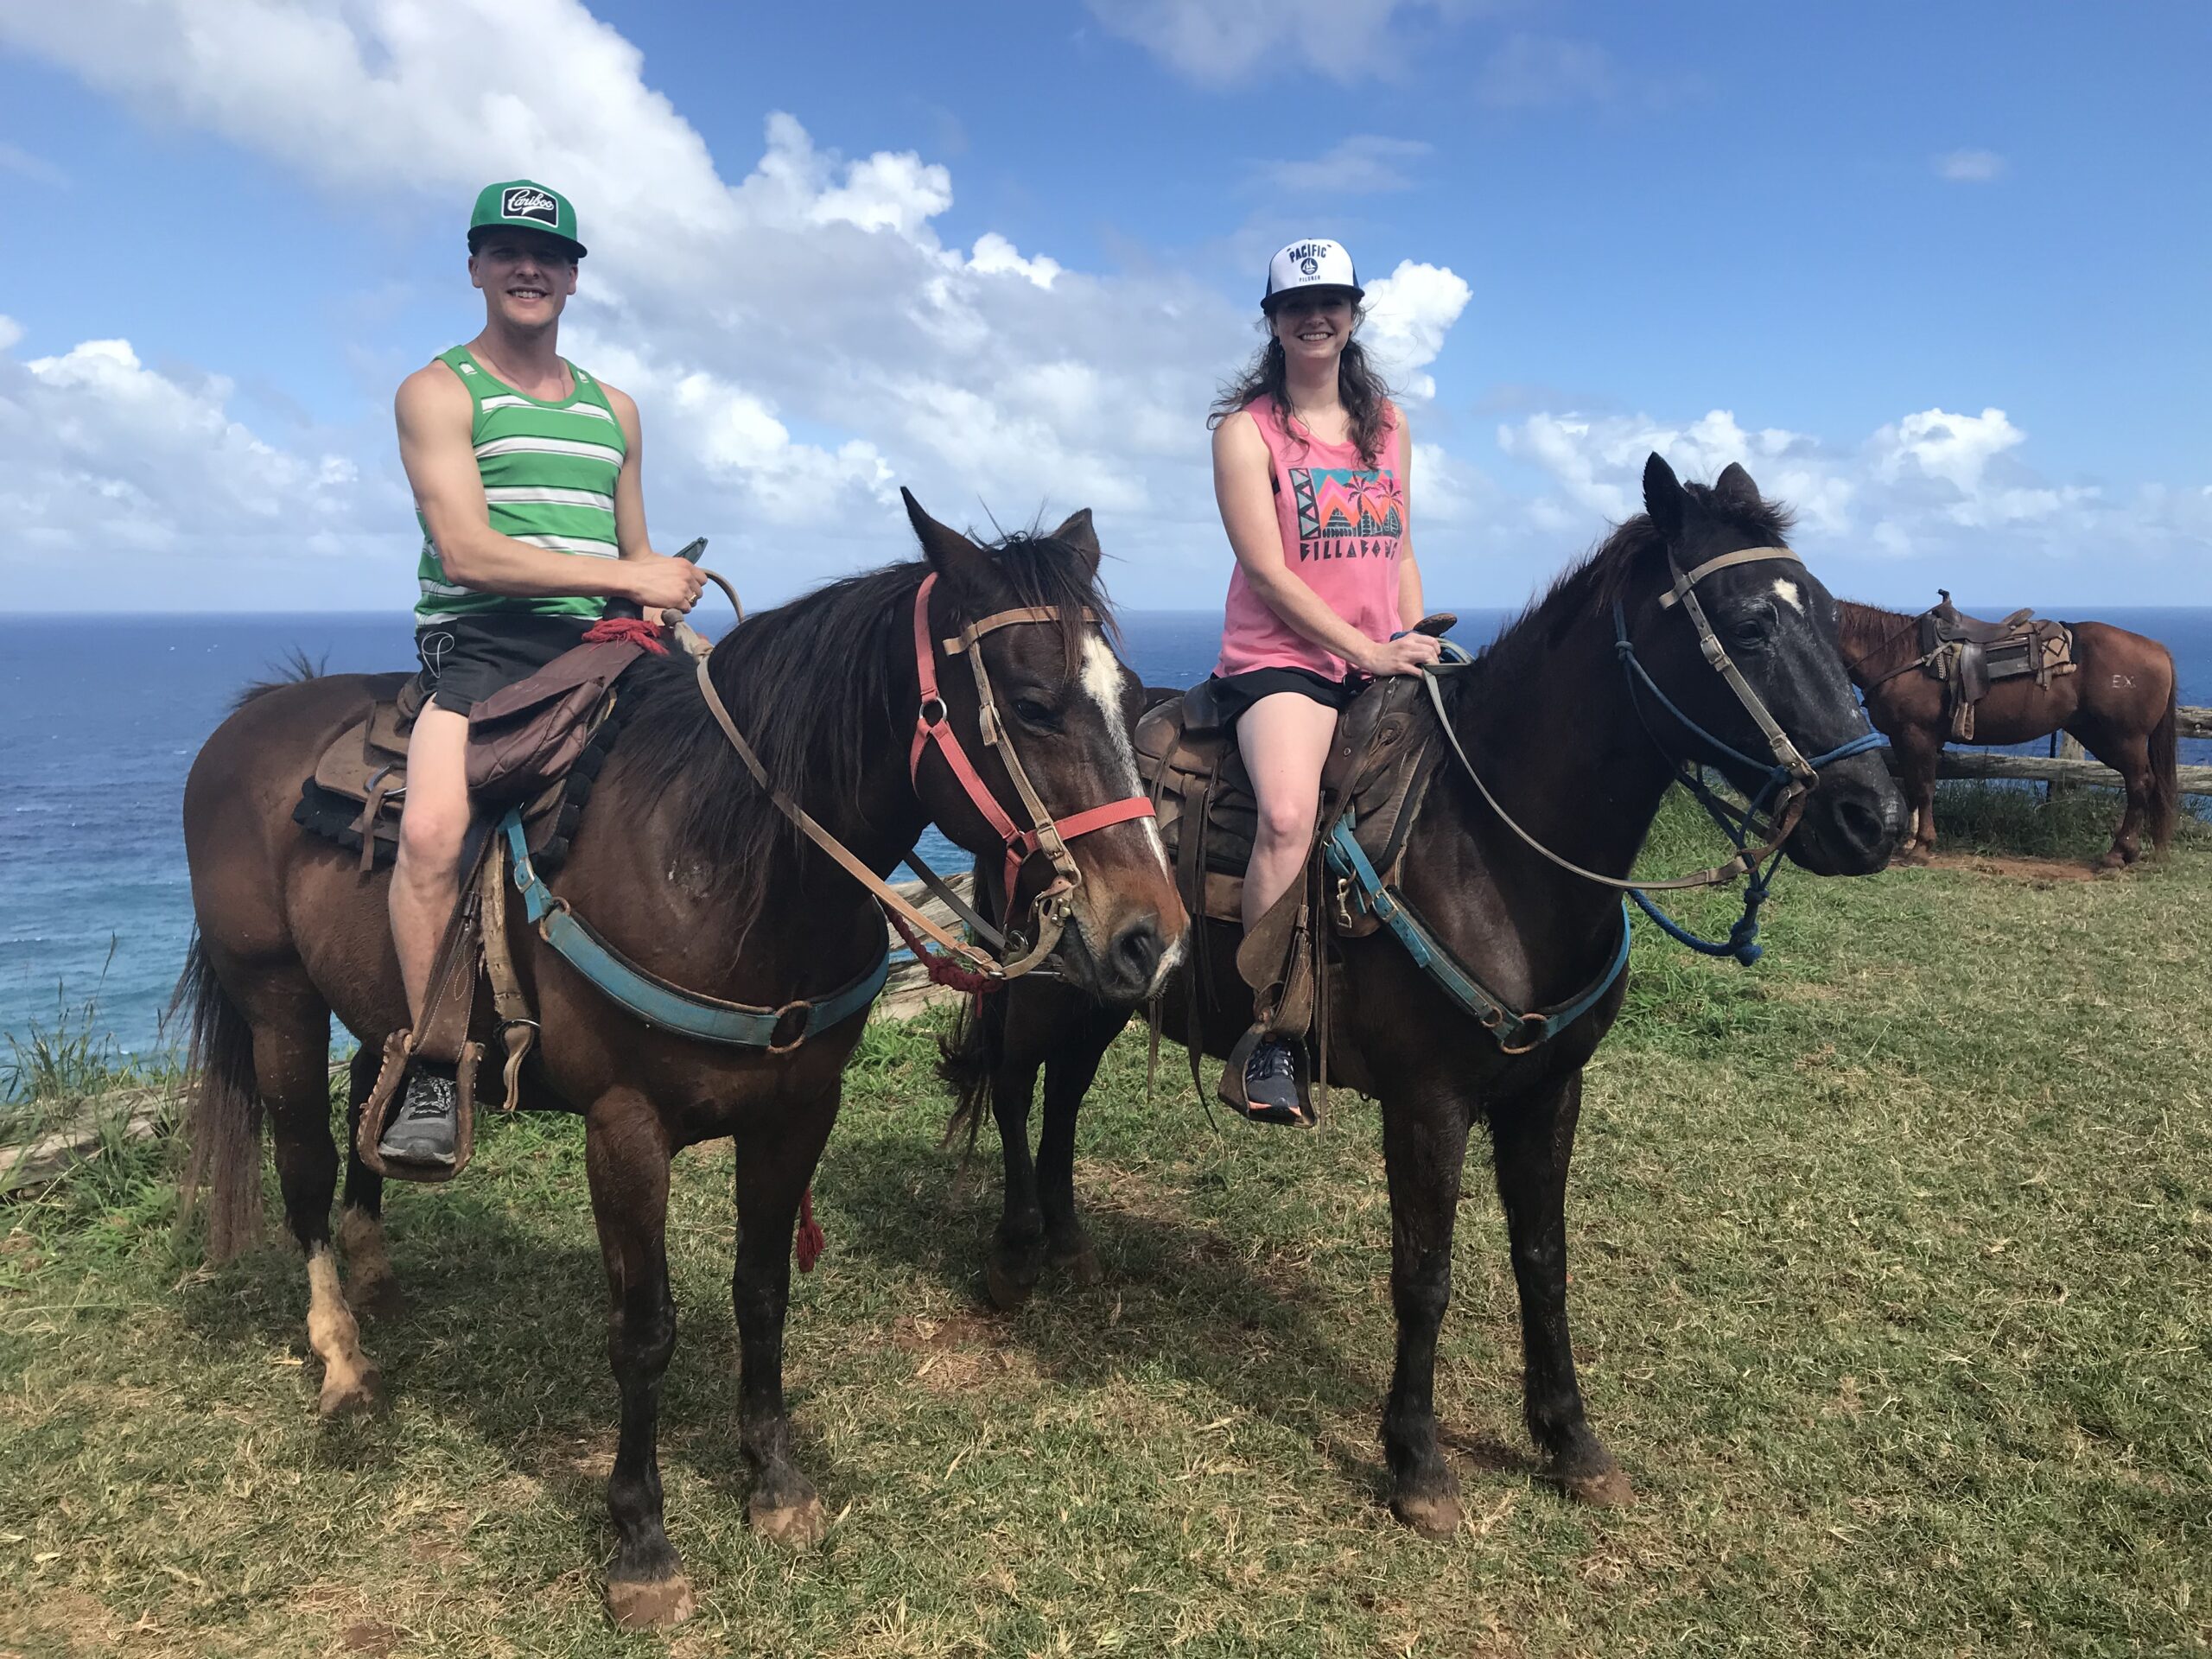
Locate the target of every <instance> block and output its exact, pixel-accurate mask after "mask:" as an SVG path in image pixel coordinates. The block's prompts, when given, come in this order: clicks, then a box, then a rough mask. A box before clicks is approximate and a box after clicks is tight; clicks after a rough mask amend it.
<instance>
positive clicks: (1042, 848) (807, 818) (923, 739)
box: [661, 571, 1153, 981]
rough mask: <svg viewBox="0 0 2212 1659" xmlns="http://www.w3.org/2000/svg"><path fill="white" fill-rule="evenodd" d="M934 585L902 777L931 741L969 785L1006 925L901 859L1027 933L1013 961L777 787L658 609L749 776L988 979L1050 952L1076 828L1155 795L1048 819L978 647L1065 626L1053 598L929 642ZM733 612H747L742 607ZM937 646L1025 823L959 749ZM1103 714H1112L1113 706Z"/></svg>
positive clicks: (1077, 879) (674, 617) (964, 913)
mask: <svg viewBox="0 0 2212 1659" xmlns="http://www.w3.org/2000/svg"><path fill="white" fill-rule="evenodd" d="M704 574H706V575H709V576H710V577H711V578H712V579H713V580H714V581H715V582H716V583H718V584H719V585H720V586H721V588H722V590H723V592H725V593H727V594H729V596H730V600H731V602H732V603H733V604H734V603H735V602H736V598H737V596H736V594H735V593H734V591H733V590H732V589H731V588H730V587H729V584H728V582H723V581H722V579H721V577H720V576H715V575H714V574H713V573H712V572H711V571H709V572H705V573H704ZM936 585H937V573H936V572H935V571H931V573H930V574H929V575H926V576H925V577H923V578H922V582H921V585H920V587H919V588H918V589H917V591H916V592H915V594H914V671H915V676H916V678H917V680H918V683H919V687H920V696H919V700H918V703H917V704H916V708H915V715H914V741H913V746H912V749H911V750H910V751H909V753H908V756H907V768H906V769H907V775H908V777H909V778H910V779H912V780H913V781H914V782H915V784H916V786H917V787H918V786H919V780H920V774H921V766H922V754H923V751H924V750H925V749H926V748H928V747H930V746H931V745H932V744H934V745H935V746H936V747H937V750H938V753H939V754H941V755H942V756H943V757H944V761H945V764H946V765H947V766H950V768H951V771H952V775H953V776H954V777H955V778H956V779H958V780H959V782H960V786H961V788H962V789H963V791H966V793H967V796H968V798H969V802H970V803H971V804H973V805H974V806H975V808H976V810H977V811H978V812H980V813H982V816H983V818H984V821H985V822H986V823H988V824H989V825H990V826H991V828H992V829H993V830H994V831H995V832H996V834H997V835H998V836H999V838H1000V840H1001V842H1004V843H1005V846H1006V903H1005V906H1003V908H1002V910H1001V915H1002V916H1004V917H1006V918H1007V921H1008V924H1009V925H1007V928H1006V931H1005V932H1004V933H1003V934H1001V931H1000V930H999V929H996V928H993V927H991V926H990V925H988V924H987V923H985V922H984V921H983V919H982V918H981V917H979V916H977V915H976V914H975V912H973V911H972V910H970V909H969V907H968V906H967V905H965V904H964V903H963V902H962V901H961V900H960V899H958V898H957V895H955V894H954V893H952V891H951V889H950V887H949V886H948V885H947V884H946V883H945V882H944V880H943V879H942V878H941V877H939V876H938V874H937V873H936V872H935V871H933V870H931V869H930V868H928V867H927V866H926V865H925V864H924V863H922V862H921V861H920V860H919V859H918V857H916V856H915V855H912V854H911V853H910V854H909V855H907V858H906V862H907V863H909V864H910V865H912V866H913V867H914V868H915V870H916V872H917V874H919V875H920V876H921V877H922V879H923V880H924V881H925V882H926V883H927V884H928V886H929V887H930V888H931V890H932V891H933V892H935V893H937V894H938V897H939V898H941V899H945V900H946V901H947V902H948V903H949V904H950V906H951V908H952V909H953V910H954V911H955V912H957V914H959V915H960V916H961V917H962V918H963V919H964V920H966V921H967V922H968V923H969V925H970V926H971V927H973V928H975V929H976V932H977V933H978V934H979V936H981V937H982V938H985V939H998V940H1000V941H1001V943H1003V944H1006V945H1007V947H1009V948H1012V947H1013V946H1014V945H1017V944H1020V937H1018V936H1022V935H1026V936H1027V944H1026V946H1023V948H1021V949H1020V953H1019V954H1018V955H1016V956H1014V957H1012V959H1011V960H1001V958H1000V957H995V956H993V955H992V954H991V953H990V952H989V951H988V950H983V949H981V948H979V947H978V946H977V945H976V944H972V943H971V942H970V941H969V940H967V939H963V938H960V937H959V936H958V935H957V934H956V933H953V932H951V931H948V930H947V929H946V928H944V927H943V926H942V925H939V924H938V922H936V921H935V920H933V919H932V918H931V917H930V916H929V915H928V914H927V913H926V912H924V911H922V910H921V909H920V908H919V907H918V906H916V905H914V904H913V903H912V901H911V900H909V899H906V897H905V895H903V894H902V893H899V891H898V890H897V889H896V888H894V887H892V886H891V884H890V883H889V882H887V881H886V880H884V879H883V878H882V877H881V876H880V875H878V874H876V873H875V872H874V870H872V869H870V868H868V866H867V865H866V864H865V863H863V862H862V861H861V859H860V858H859V857H858V856H857V855H855V853H854V852H853V851H852V849H849V848H848V847H847V846H846V845H845V844H844V843H843V842H841V841H839V840H838V839H837V838H836V836H833V835H831V834H830V833H829V830H827V829H823V827H822V825H821V824H820V823H817V821H816V820H815V818H814V817H813V816H812V815H811V814H810V813H809V812H808V811H807V810H806V809H805V808H804V807H802V806H801V805H799V804H798V802H797V801H795V800H793V799H791V797H790V796H789V795H787V794H785V792H784V791H782V790H781V789H779V788H778V787H777V786H776V785H775V784H774V783H772V781H771V780H770V779H769V776H768V770H767V768H766V766H763V765H762V764H761V762H760V756H759V755H758V754H757V753H754V751H753V746H752V744H750V743H749V742H747V741H746V738H745V734H743V733H742V732H741V731H740V730H738V728H737V722H736V721H734V720H733V719H731V718H730V713H729V710H728V708H727V707H725V706H724V704H723V702H722V700H721V694H720V693H719V692H717V691H716V690H715V684H714V679H713V677H712V676H711V675H710V674H709V672H708V666H707V657H708V652H709V650H710V649H711V647H709V645H708V643H707V641H706V640H705V639H702V637H701V636H700V635H699V634H698V633H697V632H695V631H694V630H693V629H692V628H691V626H690V624H688V623H687V622H685V621H684V620H683V617H682V616H681V615H680V614H679V613H677V612H674V611H668V612H664V613H662V619H661V620H662V621H663V622H664V624H666V625H667V626H669V627H670V629H671V632H673V633H674V634H675V635H676V638H677V641H678V643H679V644H681V645H683V648H684V649H685V650H686V651H688V652H690V654H691V655H692V657H693V658H695V659H696V674H697V677H698V682H699V695H700V696H702V698H703V699H705V701H706V704H707V709H708V711H709V713H710V714H712V715H714V717H715V724H716V725H718V726H720V727H721V729H722V735H723V736H724V737H726V738H728V740H729V743H730V747H732V748H734V749H735V750H736V751H737V754H738V759H739V760H742V761H743V762H744V763H745V767H746V770H747V772H751V773H752V774H753V781H754V782H755V783H757V784H759V785H760V787H761V788H762V789H763V790H765V791H766V792H767V795H768V798H769V799H770V800H771V801H772V802H774V803H775V805H776V808H777V810H779V811H780V812H782V813H783V815H784V816H785V817H787V818H789V819H790V820H791V822H792V823H794V824H796V825H797V826H798V829H799V830H800V831H801V832H802V833H803V834H804V835H805V836H806V837H807V838H808V839H809V840H810V841H811V842H814V843H815V845H817V847H819V848H821V849H822V850H823V851H824V852H825V853H827V854H829V856H830V857H831V858H832V859H834V860H835V861H836V862H837V864H838V866H839V867H840V868H842V869H843V870H844V871H845V873H846V874H849V875H850V876H851V877H852V878H853V879H854V880H855V881H858V882H859V883H860V884H861V886H862V887H865V888H867V889H868V892H869V893H872V894H874V897H875V899H877V901H878V902H879V903H880V904H881V905H882V906H883V907H884V908H885V909H886V910H887V911H889V912H891V913H892V915H893V918H894V919H896V920H898V921H899V922H902V923H903V924H905V926H906V928H911V929H913V930H915V931H918V932H921V933H923V934H926V935H927V936H928V937H929V938H931V939H932V940H934V941H935V942H936V943H937V944H938V945H939V946H941V947H942V948H943V949H944V950H947V951H949V952H950V953H951V954H952V955H953V956H954V957H957V958H958V960H959V962H960V963H962V964H963V965H964V966H965V967H966V969H968V970H969V971H970V972H972V973H974V974H977V975H980V976H982V977H983V978H984V979H987V980H992V981H998V980H1007V979H1012V978H1014V977H1015V976H1019V975H1021V974H1025V973H1027V972H1028V971H1029V970H1030V969H1033V968H1034V967H1036V966H1037V965H1038V964H1039V963H1041V962H1042V961H1044V959H1045V958H1046V957H1048V956H1050V955H1051V954H1052V950H1053V948H1054V947H1055V946H1056V945H1058V944H1059V940H1060V934H1061V932H1062V931H1064V929H1065V927H1066V925H1067V919H1068V914H1069V911H1070V907H1071V900H1072V897H1073V894H1074V893H1075V891H1076V889H1077V887H1081V886H1082V884H1083V872H1082V871H1081V870H1080V869H1078V868H1077V866H1076V862H1075V860H1074V858H1073V857H1072V856H1071V855H1070V854H1069V852H1068V848H1067V843H1068V842H1071V841H1073V840H1074V839H1076V838H1077V836H1085V835H1089V834H1090V832H1091V831H1092V830H1094V829H1105V828H1107V827H1108V826H1109V825H1111V824H1116V823H1127V822H1128V821H1129V820H1131V819H1133V818H1147V817H1151V816H1152V815H1153V805H1152V800H1151V798H1150V797H1149V796H1146V795H1131V796H1128V797H1127V798H1124V799H1122V800H1118V801H1109V802H1108V803H1107V804H1104V805H1103V806H1093V807H1087V808H1085V809H1084V810H1082V811H1080V812H1076V813H1071V815H1069V816H1068V817H1065V818H1058V819H1056V818H1054V817H1053V816H1052V812H1051V811H1050V810H1048V809H1047V808H1046V805H1045V803H1044V801H1043V799H1042V798H1040V797H1039V795H1038V793H1037V791H1036V789H1035V787H1034V786H1033V785H1032V784H1031V783H1030V781H1029V774H1028V773H1027V772H1026V771H1024V770H1023V768H1022V765H1021V760H1020V757H1019V756H1018V755H1016V754H1015V753H1014V746H1013V744H1012V743H1011V742H1010V741H1008V738H1007V731H1006V727H1005V722H1004V721H1003V719H1002V718H1001V715H1000V714H999V708H998V699H997V696H996V695H995V692H994V691H993V689H992V686H991V677H990V671H989V670H988V669H987V668H986V667H985V666H984V664H983V653H982V651H981V650H980V649H978V648H977V647H978V645H979V642H980V641H981V640H982V639H983V638H984V637H985V636H986V635H988V634H990V633H994V632H997V631H998V630H999V629H1001V628H1004V627H1012V626H1017V625H1019V624H1022V623H1050V624H1052V625H1054V626H1067V620H1066V618H1065V616H1063V614H1062V613H1061V610H1060V607H1058V606H1057V605H1030V606H1023V607H1018V608H1016V609H1013V610H1005V611H997V612H994V613H992V614H991V615H989V616H987V617H985V618H983V619H982V620H981V621H979V622H972V623H970V624H969V626H966V627H965V628H963V629H962V630H961V631H960V632H959V633H957V634H956V635H955V636H954V637H953V638H951V639H946V640H943V641H941V642H939V641H933V640H932V639H931V629H930V610H929V607H930V594H931V590H932V589H933V588H935V587H936ZM739 614H740V615H743V612H742V610H741V611H740V612H739ZM1096 620H1098V619H1097V616H1096V613H1093V612H1091V611H1090V610H1088V609H1086V610H1085V611H1084V613H1083V614H1082V617H1081V619H1080V622H1079V623H1078V625H1077V626H1081V624H1082V623H1092V622H1096ZM940 646H941V648H942V649H943V651H944V655H945V656H946V657H947V658H953V657H962V656H964V657H966V658H968V661H969V667H970V669H971V670H972V671H973V672H974V674H975V677H976V722H977V726H978V728H979V729H980V730H981V732H982V738H983V743H984V747H987V748H991V749H995V750H996V751H997V753H998V756H999V760H1000V762H1001V765H1003V766H1005V767H1006V772H1007V777H1008V778H1010V779H1012V780H1013V782H1014V792H1015V794H1017V795H1018V796H1020V799H1021V804H1022V808H1023V810H1024V811H1025V812H1026V813H1027V815H1028V817H1029V823H1030V827H1029V828H1028V829H1022V828H1021V827H1020V825H1019V824H1017V823H1014V819H1013V817H1012V816H1011V815H1010V814H1008V813H1007V810H1006V809H1005V808H1004V807H1003V806H1001V805H1000V804H999V802H998V798H996V797H995V796H994V795H993V794H992V793H991V791H990V790H989V788H988V786H987V785H985V784H984V782H983V779H982V774H981V773H980V772H977V771H976V767H975V765H974V763H973V762H972V761H970V760H969V758H968V753H967V751H966V750H965V749H963V747H961V744H960V738H959V735H958V734H957V733H956V732H955V731H954V730H953V729H952V727H951V724H950V718H949V716H950V709H948V708H947V706H946V704H945V701H944V694H943V693H942V691H941V690H939V689H938V665H937V653H938V649H939V648H940ZM1110 716H1111V711H1109V717H1110ZM1039 854H1042V855H1044V856H1046V857H1047V858H1049V859H1050V860H1051V861H1052V880H1050V881H1048V882H1046V885H1045V886H1044V887H1043V888H1041V889H1040V890H1039V892H1038V893H1037V895H1036V896H1035V897H1034V898H1033V899H1031V900H1030V906H1029V912H1028V915H1027V918H1026V925H1024V926H1022V927H1021V928H1020V929H1016V928H1014V927H1013V926H1012V925H1010V924H1011V918H1012V915H1013V910H1014V890H1015V888H1016V887H1017V886H1018V885H1019V883H1020V878H1021V871H1022V868H1023V866H1024V865H1025V864H1027V862H1028V861H1029V859H1030V858H1031V857H1032V856H1033V855H1039ZM902 931H904V930H903V929H902Z"/></svg>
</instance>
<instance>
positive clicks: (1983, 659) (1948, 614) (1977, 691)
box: [1919, 588, 2075, 743]
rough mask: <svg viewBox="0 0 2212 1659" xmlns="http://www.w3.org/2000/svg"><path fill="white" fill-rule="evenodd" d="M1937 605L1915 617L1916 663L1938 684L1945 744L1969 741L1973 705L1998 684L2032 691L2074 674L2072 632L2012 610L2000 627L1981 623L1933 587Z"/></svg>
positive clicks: (1943, 590) (2028, 612) (1948, 594)
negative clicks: (2031, 685)
mask: <svg viewBox="0 0 2212 1659" xmlns="http://www.w3.org/2000/svg"><path fill="white" fill-rule="evenodd" d="M1936 592H1937V593H1938V594H1941V595H1942V598H1941V599H1940V601H1938V602H1937V603H1936V605H1934V606H1933V607H1930V608H1929V609H1928V610H1926V611H1923V612H1922V613H1921V615H1920V619H1919V620H1920V661H1921V667H1922V669H1923V671H1924V672H1925V673H1926V674H1927V675H1928V676H1929V678H1931V679H1936V680H1940V681H1942V683H1943V686H1944V690H1945V702H1946V703H1947V705H1948V709H1949V712H1950V734H1951V740H1952V741H1954V742H1958V743H1971V742H1973V741H1974V705H1975V704H1976V703H1978V702H1980V701H1981V700H1982V698H1983V697H1985V696H1987V695H1988V694H1989V688H1990V687H1991V685H1993V683H1996V682H1997V681H1999V680H2012V679H2024V678H2025V677H2028V676H2029V675H2033V676H2034V677H2035V682H2036V683H2037V685H2038V686H2048V685H2050V682H2051V679H2052V677H2053V676H2055V675H2060V674H2071V673H2072V672H2073V671H2074V668H2075V663H2074V631H2073V629H2071V628H2069V627H2068V626H2066V625H2065V624H2064V623H2063V622H2053V621H2049V620H2043V619H2039V618H2037V615H2036V614H2035V613H2034V612H2033V611H2032V610H2018V611H2015V612H2013V613H2012V614H2011V615H2010V616H2008V617H2006V618H2005V620H2003V621H2002V622H1984V621H1982V620H1980V619H1979V618H1977V617H1971V616H1967V615H1966V614H1964V613H1962V612H1961V611H1960V610H1959V609H1958V608H1957V607H1955V606H1954V605H1953V604H1952V603H1951V590H1950V589H1949V588H1937V589H1936Z"/></svg>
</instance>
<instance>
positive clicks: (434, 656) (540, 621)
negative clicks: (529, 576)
mask: <svg viewBox="0 0 2212 1659" xmlns="http://www.w3.org/2000/svg"><path fill="white" fill-rule="evenodd" d="M590 626H591V622H590V620H589V619H588V618H585V617H581V616H534V615H531V613H528V612H517V613H514V614H512V615H509V616H461V617H455V618H454V620H452V621H450V622H428V623H424V624H423V626H420V627H418V628H416V630H415V655H416V657H417V658H420V659H421V661H422V664H423V671H422V673H421V674H420V675H419V676H417V677H418V678H419V679H420V680H421V681H422V683H423V691H424V692H425V693H426V694H427V695H428V696H429V697H430V698H431V699H432V700H433V701H435V702H436V704H437V706H438V707H439V708H441V709H452V710H453V711H454V713H455V714H456V715H465V714H467V712H468V711H469V710H470V709H474V707H475V706H476V705H477V704H478V703H480V702H483V701H484V699H485V698H486V697H488V696H491V695H492V694H493V692H494V691H498V690H504V689H505V687H507V686H510V685H512V684H513V683H515V682H516V681H517V680H526V679H528V678H529V677H531V675H533V674H535V673H537V671H538V670H539V669H541V668H543V667H544V666H545V664H548V663H550V662H551V661H552V660H553V659H554V658H556V657H558V656H559V655H561V653H562V652H565V651H568V650H569V649H570V648H572V647H573V646H575V645H581V644H582V643H583V637H584V631H585V630H586V629H587V628H588V627H590Z"/></svg>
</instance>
